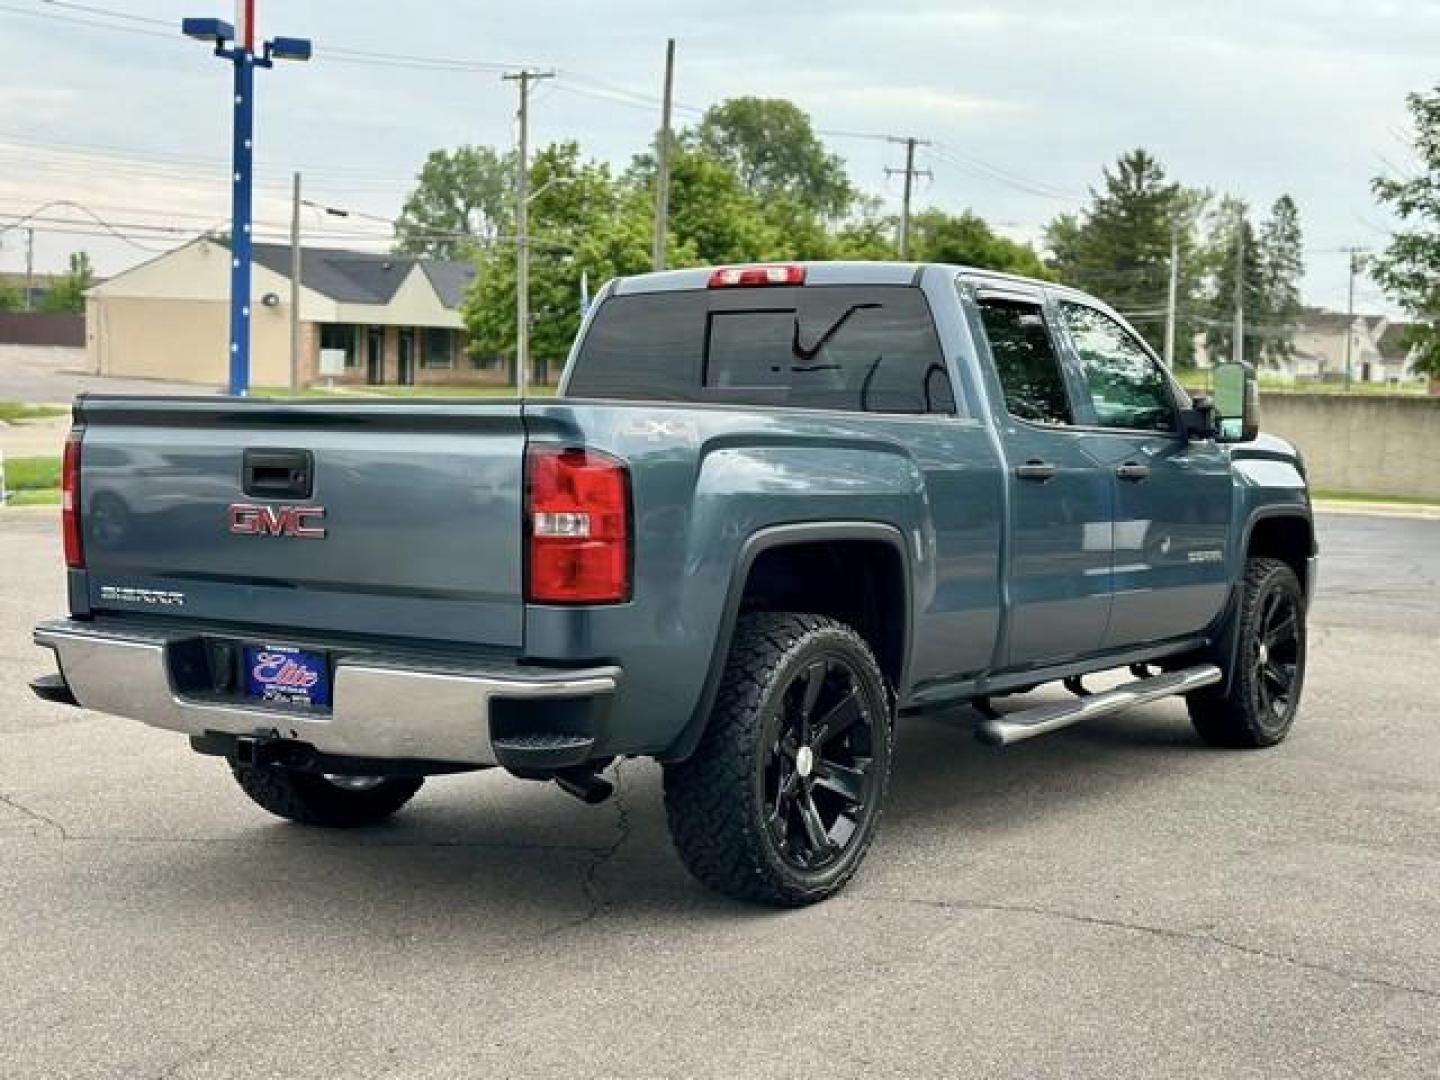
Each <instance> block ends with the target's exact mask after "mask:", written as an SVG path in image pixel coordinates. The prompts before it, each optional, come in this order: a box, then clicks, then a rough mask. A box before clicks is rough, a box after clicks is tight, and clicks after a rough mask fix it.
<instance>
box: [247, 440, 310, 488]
mask: <svg viewBox="0 0 1440 1080" xmlns="http://www.w3.org/2000/svg"><path fill="white" fill-rule="evenodd" d="M240 460H241V470H240V478H241V483H240V486H241V489H242V490H243V491H244V492H245V494H246V495H249V496H251V497H252V498H255V499H308V498H310V493H311V492H312V491H314V490H315V456H314V455H313V454H312V453H310V451H309V450H271V449H265V448H260V447H248V448H246V450H245V451H244V453H243V454H242V455H241V458H240Z"/></svg>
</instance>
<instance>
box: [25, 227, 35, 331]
mask: <svg viewBox="0 0 1440 1080" xmlns="http://www.w3.org/2000/svg"><path fill="white" fill-rule="evenodd" d="M34 290H35V230H34V229H26V230H25V310H26V311H33V310H34V308H35V299H34V297H35V291H34Z"/></svg>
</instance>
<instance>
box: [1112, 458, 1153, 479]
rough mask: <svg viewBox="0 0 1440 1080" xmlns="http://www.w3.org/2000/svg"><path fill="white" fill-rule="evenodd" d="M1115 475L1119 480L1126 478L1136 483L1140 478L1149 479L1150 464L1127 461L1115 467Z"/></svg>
mask: <svg viewBox="0 0 1440 1080" xmlns="http://www.w3.org/2000/svg"><path fill="white" fill-rule="evenodd" d="M1115 475H1116V476H1118V477H1119V478H1120V479H1121V480H1128V481H1130V482H1131V483H1132V484H1138V483H1139V482H1140V481H1141V480H1149V479H1150V466H1149V465H1141V464H1138V463H1137V462H1134V461H1127V462H1125V464H1124V465H1117V466H1116V467H1115Z"/></svg>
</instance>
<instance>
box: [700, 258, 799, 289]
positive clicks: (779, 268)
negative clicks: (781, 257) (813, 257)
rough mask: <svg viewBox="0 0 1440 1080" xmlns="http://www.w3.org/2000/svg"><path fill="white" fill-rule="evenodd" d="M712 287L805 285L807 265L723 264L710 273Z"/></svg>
mask: <svg viewBox="0 0 1440 1080" xmlns="http://www.w3.org/2000/svg"><path fill="white" fill-rule="evenodd" d="M709 284H710V288H712V289H733V288H740V287H745V286H755V285H804V284H805V267H803V266H796V265H794V264H793V263H790V264H783V263H768V264H765V265H762V266H722V267H720V269H718V270H715V271H713V272H712V273H711V274H710V283H709Z"/></svg>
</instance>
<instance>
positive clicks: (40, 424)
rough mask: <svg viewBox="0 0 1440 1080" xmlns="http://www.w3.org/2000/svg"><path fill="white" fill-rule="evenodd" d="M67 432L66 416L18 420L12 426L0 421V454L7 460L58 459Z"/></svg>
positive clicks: (68, 420)
mask: <svg viewBox="0 0 1440 1080" xmlns="http://www.w3.org/2000/svg"><path fill="white" fill-rule="evenodd" d="M69 430H70V417H69V416H68V415H65V416H52V417H48V418H46V419H44V420H20V421H17V422H16V423H13V424H7V423H5V422H4V421H0V453H4V455H5V456H6V457H7V458H17V457H59V456H60V454H61V452H62V451H63V450H64V449H65V435H66V433H67V432H68V431H69Z"/></svg>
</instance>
